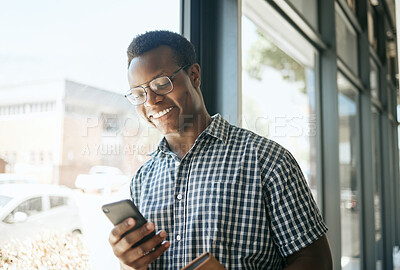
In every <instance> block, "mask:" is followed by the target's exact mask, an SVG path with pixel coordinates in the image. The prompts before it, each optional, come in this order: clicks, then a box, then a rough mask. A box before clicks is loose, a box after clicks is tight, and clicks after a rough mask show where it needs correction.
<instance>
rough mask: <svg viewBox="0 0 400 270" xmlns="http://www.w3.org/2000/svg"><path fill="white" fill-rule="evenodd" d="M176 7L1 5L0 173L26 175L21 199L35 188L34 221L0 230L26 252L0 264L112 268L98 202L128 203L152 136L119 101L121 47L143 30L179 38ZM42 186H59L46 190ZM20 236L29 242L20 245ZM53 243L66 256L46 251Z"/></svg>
mask: <svg viewBox="0 0 400 270" xmlns="http://www.w3.org/2000/svg"><path fill="white" fill-rule="evenodd" d="M180 2H181V1H179V0H171V1H163V0H149V1H140V0H120V1H115V2H113V1H106V0H99V1H94V0H88V1H80V0H61V1H56V2H55V1H51V0H37V1H30V0H19V1H2V8H1V9H0V33H1V39H2V42H0V173H10V174H12V175H13V176H16V175H23V176H32V177H33V178H34V179H36V181H35V182H36V183H35V184H32V185H34V186H35V188H32V189H26V192H25V193H24V194H18V196H20V197H22V198H21V199H26V198H31V197H32V193H34V192H35V194H36V193H37V192H38V190H39V191H41V192H43V209H42V210H43V211H42V212H41V214H40V215H37V216H36V217H37V219H38V220H32V219H31V218H29V219H27V220H26V221H25V222H19V223H15V224H10V226H8V227H7V231H3V230H6V228H4V226H2V227H1V229H0V231H1V232H0V245H3V236H7V237H8V236H10V237H9V238H8V239H6V240H4V241H7V243H10V246H9V248H8V249H6V251H7V252H10V253H12V254H14V253H13V252H17V251H18V252H21V251H22V252H27V253H29V256H25V257H24V258H19V259H18V260H16V261H14V262H13V264H12V265H11V266H10V268H12V269H33V268H35V267H39V268H44V269H45V268H46V267H47V266H46V265H55V264H56V265H57V269H92V268H93V269H119V261H118V259H117V258H116V257H115V256H114V254H113V252H112V250H111V248H110V245H109V243H108V240H107V238H108V235H109V233H110V231H111V229H112V227H113V226H112V224H111V223H110V222H109V220H107V219H106V217H105V216H104V214H103V213H102V211H101V210H100V209H101V207H100V206H101V205H102V204H103V203H105V202H106V201H115V200H118V199H125V198H128V197H129V193H130V190H129V182H130V179H131V178H132V176H133V174H134V173H135V172H136V170H137V169H138V168H139V167H140V166H141V165H142V164H143V163H144V162H145V161H146V160H148V159H149V158H150V157H149V156H147V154H149V153H151V152H153V151H154V150H155V149H156V148H157V146H158V143H159V139H160V135H159V133H158V132H157V131H156V130H155V128H151V127H149V125H148V124H147V123H145V122H144V121H142V120H141V119H140V118H139V116H138V115H137V114H136V113H135V108H134V107H133V106H132V105H131V104H130V103H129V101H128V100H126V99H125V98H124V96H123V95H124V94H125V92H126V91H128V89H129V84H128V81H127V60H128V59H127V55H126V51H127V48H128V46H129V44H130V42H131V40H132V39H133V38H134V37H135V36H136V35H138V34H142V33H145V32H146V31H151V30H163V29H165V30H171V31H174V32H179V28H180V25H179V24H180ZM13 179H14V180H12V181H15V179H17V178H13ZM28 179H29V178H28ZM45 184H46V185H45ZM47 184H52V185H51V186H58V185H64V186H67V187H68V188H63V189H62V190H63V191H57V192H53V190H51V191H50V189H47V188H46V187H48V185H47ZM58 188H60V189H61V187H58ZM2 189H3V187H0V192H1V190H2ZM67 190H68V192H67ZM64 191H65V192H64ZM1 195H4V194H3V193H1ZM5 195H6V196H8V194H5ZM49 196H51V197H50V201H49V200H48V198H49ZM58 196H59V197H58ZM64 196H66V197H67V199H63V198H61V197H64ZM0 203H1V202H0ZM64 204H66V205H64ZM60 205H63V207H58V206H60ZM35 206H36V205H34V204H32V205H30V206H29V207H31V209H32V210H29V211H30V212H29V213H31V212H32V213H33V212H34V208H33V207H35ZM24 207H25V206H24ZM50 207H54V208H53V209H50ZM25 208H27V209H29V208H28V206H26V207H25ZM1 209H2V210H4V209H5V208H4V207H3V208H1ZM10 211H11V210H10ZM36 217H35V218H36ZM34 221H35V222H34ZM38 224H46V226H47V225H48V227H49V229H50V227H51V230H50V231H51V232H55V235H56V237H49V235H51V234H49V233H50V232H49V233H48V231H46V232H43V226H36V225H38ZM17 226H18V227H17ZM77 231H78V232H79V231H80V232H82V234H81V235H80V234H78V235H76V234H72V232H77ZM14 232H21V233H14ZM22 232H23V233H24V234H25V233H26V234H29V237H27V238H26V239H25V238H24V239H21V238H22V237H21V235H24V234H22ZM12 233H14V234H12ZM49 238H50V239H49ZM28 239H29V241H30V242H25V240H28ZM12 240H15V241H16V242H15V241H12ZM21 241H24V242H23V243H22V242H21ZM63 241H64V243H68V245H67V247H71V248H73V249H74V251H73V253H68V252H64V248H67V247H64V246H63V247H62V249H60V250H57V249H56V248H53V247H58V246H57V244H58V243H61V242H63ZM12 243H16V244H12ZM34 247H35V248H34ZM49 247H51V248H49ZM41 250H42V251H43V250H47V251H48V252H49V253H48V254H47V255H46V256H44V257H43V256H41V253H40V251H41ZM3 251H4V250H2V252H3ZM34 251H37V252H36V253H35V252H34ZM51 251H54V253H55V255H53V254H52V253H51ZM15 254H16V253H15ZM71 254H75V255H76V256H75V255H73V256H74V259H73V260H71V259H70V258H68V256H71ZM3 255H5V256H6V254H3ZM28 257H29V258H28ZM48 258H58V261H57V262H55V263H54V262H52V263H51V264H50V262H48V261H46V260H47V259H48ZM36 260H37V261H38V262H41V263H42V264H41V265H40V264H39V266H37V265H36V264H35V262H36ZM0 264H1V263H0ZM33 264H35V265H33ZM0 267H1V266H0Z"/></svg>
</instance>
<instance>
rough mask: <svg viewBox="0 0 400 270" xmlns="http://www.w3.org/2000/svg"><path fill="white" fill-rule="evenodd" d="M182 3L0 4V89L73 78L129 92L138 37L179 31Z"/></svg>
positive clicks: (43, 0)
mask: <svg viewBox="0 0 400 270" xmlns="http://www.w3.org/2000/svg"><path fill="white" fill-rule="evenodd" d="M179 2H180V1H179V0H168V1H162V0H146V1H139V0H118V1H107V0H96V1H95V0H84V1H79V0H58V1H52V0H37V1H31V0H0V36H1V39H2V40H1V41H0V88H1V87H4V86H9V85H15V84H21V83H29V82H37V81H46V80H54V79H60V78H67V79H70V80H73V81H77V82H80V83H84V84H88V85H91V86H95V87H99V88H102V89H105V90H110V91H114V92H119V93H124V92H125V91H127V88H129V87H128V83H127V78H126V71H127V57H126V48H127V47H128V45H129V43H130V41H131V40H132V38H133V37H135V36H136V35H137V34H140V33H144V32H145V31H149V30H156V29H157V30H160V29H167V30H171V31H174V32H179V27H180V26H179V14H180V6H179Z"/></svg>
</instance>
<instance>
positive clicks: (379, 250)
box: [371, 108, 383, 269]
mask: <svg viewBox="0 0 400 270" xmlns="http://www.w3.org/2000/svg"><path fill="white" fill-rule="evenodd" d="M380 130H381V129H380V121H379V114H378V111H377V110H375V109H374V108H372V132H371V134H372V145H373V152H372V162H373V166H372V170H373V174H372V177H373V183H374V213H375V252H376V256H377V257H376V269H383V268H382V267H383V264H382V262H383V243H382V197H381V194H382V193H381V181H382V178H381V163H380V158H379V157H380V133H379V132H380Z"/></svg>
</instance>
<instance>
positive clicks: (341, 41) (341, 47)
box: [335, 8, 358, 75]
mask: <svg viewBox="0 0 400 270" xmlns="http://www.w3.org/2000/svg"><path fill="white" fill-rule="evenodd" d="M335 20H336V47H337V54H338V55H339V57H340V59H341V60H342V61H343V62H344V63H345V64H346V65H347V66H348V67H349V68H350V69H351V70H352V71H353V72H354V74H356V75H358V56H357V55H358V50H357V48H358V47H357V33H356V32H355V31H354V29H353V28H352V27H351V26H350V22H349V21H348V20H347V19H346V17H345V15H344V13H343V11H342V10H341V9H340V8H337V9H336V18H335Z"/></svg>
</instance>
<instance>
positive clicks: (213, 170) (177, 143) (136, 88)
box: [109, 31, 332, 269]
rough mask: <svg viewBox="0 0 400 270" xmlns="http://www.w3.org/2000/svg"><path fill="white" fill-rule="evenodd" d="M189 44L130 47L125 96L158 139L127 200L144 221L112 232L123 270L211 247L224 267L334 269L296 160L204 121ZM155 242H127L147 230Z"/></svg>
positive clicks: (166, 39)
mask: <svg viewBox="0 0 400 270" xmlns="http://www.w3.org/2000/svg"><path fill="white" fill-rule="evenodd" d="M195 59H196V55H195V51H194V48H193V45H192V44H191V43H190V42H189V41H187V40H186V39H185V38H184V37H182V36H181V35H179V34H176V33H172V32H168V31H153V32H147V33H145V34H143V35H139V36H137V37H136V38H135V39H134V40H133V41H132V43H131V44H130V46H129V48H128V62H129V68H128V81H129V85H130V87H131V89H130V90H129V92H128V93H127V94H126V97H127V99H128V100H129V101H130V102H131V103H132V104H133V105H134V106H136V110H137V113H138V114H139V115H141V117H143V118H144V119H146V121H148V122H149V123H150V124H151V125H153V126H155V127H156V128H157V129H158V130H159V131H160V132H161V133H162V134H163V135H164V138H163V140H162V141H161V142H160V144H159V146H158V149H157V150H156V151H155V152H154V153H153V158H152V159H151V160H149V161H148V162H147V163H145V164H144V165H143V166H142V167H141V168H140V169H139V170H138V172H137V173H136V174H135V176H134V177H133V179H132V184H131V195H132V200H133V201H134V202H135V204H136V205H137V206H138V208H139V209H140V211H141V212H142V213H143V215H144V216H145V217H146V218H147V219H148V220H149V221H150V222H149V223H148V224H146V225H144V226H143V227H141V228H139V229H137V230H135V231H133V232H130V233H129V234H127V235H125V236H123V234H124V233H125V232H126V231H128V230H129V229H131V228H132V227H133V226H134V225H135V221H134V220H133V219H127V220H126V221H124V222H122V223H120V224H118V225H117V226H115V227H114V229H113V230H112V231H111V233H110V236H109V241H110V244H111V246H112V248H113V251H114V254H115V255H116V256H117V257H118V258H119V259H120V261H121V268H122V269H132V268H133V269H147V268H149V269H181V268H182V267H184V266H185V265H187V264H188V263H190V262H191V261H192V260H193V259H195V258H196V257H198V256H199V255H201V254H202V253H204V252H206V251H209V252H210V253H211V254H213V255H214V256H215V257H216V258H217V259H218V260H219V262H220V263H221V264H223V265H224V266H225V268H227V269H332V259H331V253H330V248H329V244H328V241H327V238H326V236H325V233H326V231H327V228H326V226H325V224H324V222H323V221H322V218H321V215H320V213H319V211H318V208H317V206H316V204H315V202H314V200H313V198H312V195H311V192H310V190H309V188H308V186H307V182H306V181H305V179H304V177H303V174H302V173H301V170H300V168H299V166H298V164H297V162H296V161H295V159H294V158H293V156H292V155H291V154H290V153H289V152H288V151H287V150H286V149H284V148H283V147H282V146H280V145H278V144H277V143H275V142H273V141H271V140H268V139H266V138H263V137H261V136H258V135H256V134H254V133H252V132H250V131H248V130H245V129H242V128H238V127H235V126H233V125H230V124H229V123H228V122H227V121H226V120H224V119H223V118H222V117H221V115H219V114H217V115H214V116H213V117H211V116H210V115H209V114H208V112H207V110H206V106H205V104H204V100H203V96H202V92H201V89H200V85H201V72H200V66H199V64H197V63H196V62H195ZM155 228H156V229H157V230H160V231H159V232H158V233H157V234H156V235H155V236H154V237H153V238H151V239H150V240H148V241H147V242H145V243H143V244H141V245H140V246H138V247H135V248H132V246H133V245H134V244H135V243H136V242H138V241H139V240H141V239H142V238H143V236H145V235H147V234H149V233H151V232H152V231H153V230H154V229H155Z"/></svg>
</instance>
